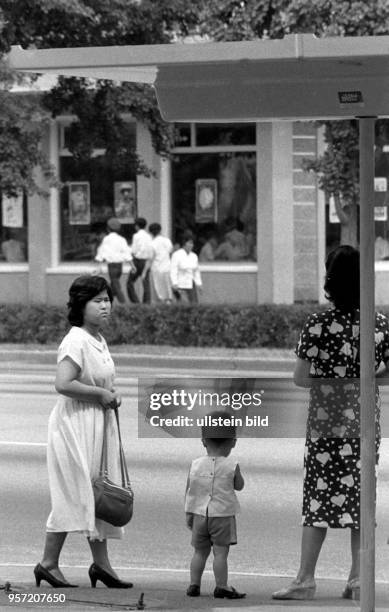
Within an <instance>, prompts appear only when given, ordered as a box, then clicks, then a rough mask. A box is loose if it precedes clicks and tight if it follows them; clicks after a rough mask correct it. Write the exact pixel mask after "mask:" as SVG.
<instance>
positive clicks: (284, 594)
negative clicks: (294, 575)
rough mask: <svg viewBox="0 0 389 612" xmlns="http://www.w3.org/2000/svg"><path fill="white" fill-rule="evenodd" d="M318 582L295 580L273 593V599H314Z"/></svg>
mask: <svg viewBox="0 0 389 612" xmlns="http://www.w3.org/2000/svg"><path fill="white" fill-rule="evenodd" d="M315 592H316V584H315V582H314V581H310V582H298V581H297V580H293V582H291V584H290V585H289V586H287V587H285V588H284V589H281V590H280V591H276V592H275V593H273V595H272V598H273V599H301V600H302V599H314V597H315Z"/></svg>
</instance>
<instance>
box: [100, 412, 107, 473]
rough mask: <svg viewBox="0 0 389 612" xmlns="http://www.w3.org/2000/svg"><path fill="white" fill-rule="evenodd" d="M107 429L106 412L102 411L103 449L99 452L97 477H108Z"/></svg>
mask: <svg viewBox="0 0 389 612" xmlns="http://www.w3.org/2000/svg"><path fill="white" fill-rule="evenodd" d="M107 427H108V410H104V429H103V448H102V450H101V459H100V470H99V476H108V453H107Z"/></svg>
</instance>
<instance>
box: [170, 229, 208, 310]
mask: <svg viewBox="0 0 389 612" xmlns="http://www.w3.org/2000/svg"><path fill="white" fill-rule="evenodd" d="M193 246H194V241H193V234H192V232H189V231H187V232H185V233H184V235H183V237H182V240H181V248H180V249H178V250H177V251H174V253H173V255H172V259H171V269H170V278H171V281H172V286H173V290H174V291H177V292H178V294H179V296H180V299H181V300H182V302H183V303H187V304H197V303H198V291H201V289H202V282H201V274H200V269H199V260H198V257H197V255H196V253H193Z"/></svg>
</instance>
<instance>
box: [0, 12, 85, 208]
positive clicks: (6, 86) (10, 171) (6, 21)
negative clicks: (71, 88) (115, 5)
mask: <svg viewBox="0 0 389 612" xmlns="http://www.w3.org/2000/svg"><path fill="white" fill-rule="evenodd" d="M22 5H23V6H22ZM28 5H29V6H28ZM38 6H39V7H40V8H41V10H42V12H43V13H47V12H49V11H50V10H57V8H58V7H61V9H62V10H64V11H70V10H71V11H73V12H77V11H79V12H84V7H82V6H81V4H80V3H79V2H77V0H71V1H70V2H65V1H62V2H60V1H59V0H56V1H55V0H41V1H37V2H36V7H38ZM16 8H17V9H18V11H21V9H22V8H23V9H24V13H23V12H21V13H18V15H16V14H15V10H16ZM32 10H33V9H32V8H31V3H27V2H23V1H22V2H17V3H16V2H12V0H9V1H6V0H1V1H0V100H1V104H0V189H1V192H2V193H4V194H6V195H8V196H16V195H17V194H18V193H19V192H20V191H25V192H29V193H31V192H34V191H39V190H40V189H39V186H38V185H37V183H36V181H35V177H34V169H35V167H36V166H40V167H41V169H42V170H43V172H44V174H45V175H46V177H47V178H48V179H49V180H51V181H54V171H53V169H52V168H51V166H50V164H49V162H48V160H47V158H46V156H45V155H44V153H43V151H42V149H41V146H40V143H41V140H42V136H43V130H44V128H45V125H46V122H47V121H48V120H49V118H50V115H49V113H48V112H47V111H45V109H44V108H43V107H42V105H41V103H40V99H39V98H38V97H37V96H36V95H33V96H29V95H26V94H21V93H14V92H13V91H12V88H13V87H14V85H15V84H18V85H21V84H23V83H24V82H25V81H26V80H28V79H24V78H23V77H21V76H20V75H19V74H16V73H14V72H12V71H11V70H10V69H9V67H8V66H7V64H6V62H5V59H4V56H5V54H6V53H7V52H8V51H9V48H10V45H11V44H16V43H18V44H23V45H25V44H26V43H27V39H28V37H29V32H30V31H31V29H32V28H33V23H32V22H31V21H30V19H29V16H30V15H31V11H32ZM18 28H20V31H21V32H22V31H23V32H24V34H23V37H21V38H20V39H19V38H15V35H16V30H17V29H18Z"/></svg>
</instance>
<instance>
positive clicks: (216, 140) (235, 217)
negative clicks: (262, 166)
mask: <svg viewBox="0 0 389 612" xmlns="http://www.w3.org/2000/svg"><path fill="white" fill-rule="evenodd" d="M176 135H177V140H176V142H177V143H178V142H180V143H181V144H180V145H178V144H177V146H176V149H175V152H176V154H175V157H174V160H173V163H172V197H173V202H172V215H173V240H174V242H175V243H176V244H179V243H180V241H181V238H182V235H183V233H184V232H185V230H191V231H192V232H193V234H194V237H195V251H196V252H197V253H198V255H199V260H200V262H223V261H224V262H227V261H229V262H240V261H256V208H257V207H256V153H255V126H254V125H252V124H238V125H236V124H222V125H208V124H199V125H196V126H192V129H191V128H190V126H188V125H187V124H183V125H181V126H180V127H179V128H178V130H177V131H176ZM188 141H189V142H190V143H191V144H190V146H188ZM193 142H195V143H196V144H195V145H194V144H193ZM242 143H244V144H242ZM205 147H207V148H205ZM212 147H215V148H216V151H212ZM183 148H185V151H183V150H182V149H183ZM199 149H201V150H200V151H199ZM204 149H205V150H204ZM221 149H222V150H221Z"/></svg>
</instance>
